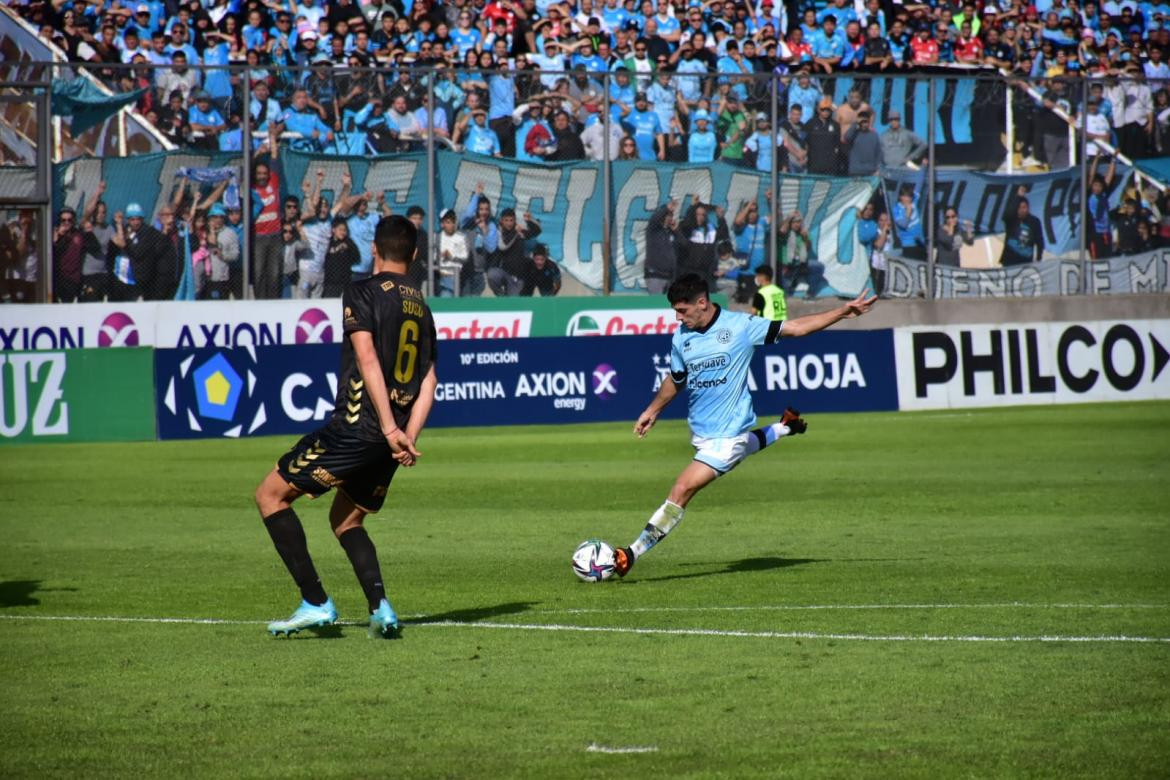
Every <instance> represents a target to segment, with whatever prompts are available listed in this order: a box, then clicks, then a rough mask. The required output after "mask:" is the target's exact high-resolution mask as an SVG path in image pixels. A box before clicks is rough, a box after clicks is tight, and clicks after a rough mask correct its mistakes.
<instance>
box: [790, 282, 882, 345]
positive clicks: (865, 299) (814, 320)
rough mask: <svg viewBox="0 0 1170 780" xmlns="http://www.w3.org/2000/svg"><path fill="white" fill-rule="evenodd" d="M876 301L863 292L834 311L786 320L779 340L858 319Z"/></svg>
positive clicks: (875, 298)
mask: <svg viewBox="0 0 1170 780" xmlns="http://www.w3.org/2000/svg"><path fill="white" fill-rule="evenodd" d="M876 300H877V296H876V295H867V294H866V293H864V292H863V293H861V295H858V296H857V297H856V298H854V299H853V300H851V301H849V303H846V304H844V305H842V306H838V307H837V308H835V309H830V310H829V311H823V312H821V313H820V314H808V315H805V316H804V317H797V318H796V319H794V320H786V321H785V322H784V328H783V329H782V330H781V331H780V338H797V337H799V336H807V335H808V334H810V333H816V332H817V331H818V330H824V329H825V328H828V327H830V326H832V325H835V324H837V323H838V322H840V321H841V320H849V319H853V318H854V317H860V316H861V315H862V314H865V313H866V312H867V311H869V310H870V309H871V308H873V304H874V302H875V301H876Z"/></svg>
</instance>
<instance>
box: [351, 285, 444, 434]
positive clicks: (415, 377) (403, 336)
mask: <svg viewBox="0 0 1170 780" xmlns="http://www.w3.org/2000/svg"><path fill="white" fill-rule="evenodd" d="M341 304H342V309H343V311H342V316H343V328H344V332H345V339H344V340H343V343H342V345H341V374H340V376H339V377H338V384H337V404H336V406H335V407H334V410H333V420H332V422H333V424H334V425H335V426H339V427H341V428H343V429H345V430H347V431H349V432H351V433H353V434H354V435H355V436H357V437H358V438H361V439H368V440H370V441H378V440H381V439H382V438H383V436H382V427H381V424H380V423H379V421H378V412H377V410H375V409H374V405H373V403H372V402H371V401H370V398H369V394H368V393H367V392H366V386H365V381H364V380H363V379H362V374H361V371H360V370H359V369H358V365H357V356H356V355H355V354H354V350H353V344H352V342H351V341H350V338H349V337H350V334H352V333H354V332H355V331H359V330H365V331H369V332H370V333H371V334H372V335H373V339H374V350H375V351H376V352H377V354H378V362H379V363H380V364H381V366H382V375H383V377H384V378H385V380H386V392H387V393H389V395H390V409H391V411H392V412H393V414H394V421H395V423H397V425H398V426H399V427H400V428H404V427H406V421H407V420H408V419H409V418H410V408H411V407H412V406H413V405H414V401H415V399H416V398H418V392H419V388H420V387H421V386H422V380H423V377H425V376H426V375H427V372H428V371H430V368H431V365H432V364H433V363H434V362H435V361H436V359H437V357H438V354H437V343H436V341H437V339H436V336H435V320H434V317H432V316H431V310H430V307H429V306H427V303H426V300H425V299H424V298H423V294H422V292H421V291H420V290H419V289H418V288H417V287H415V286H414V283H413V282H412V281H411V280H410V279H409V278H408V277H407V276H405V275H403V274H396V273H390V272H385V273H380V274H377V275H375V276H371V277H369V278H367V279H362V280H360V281H357V282H354V283H352V284H350V285H349V286H348V287H346V288H345V293H344V294H343V295H342V298H341Z"/></svg>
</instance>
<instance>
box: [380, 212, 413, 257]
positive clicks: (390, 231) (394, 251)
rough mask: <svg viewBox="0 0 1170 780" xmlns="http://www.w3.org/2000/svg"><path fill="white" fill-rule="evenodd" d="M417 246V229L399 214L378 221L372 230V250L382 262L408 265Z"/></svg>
mask: <svg viewBox="0 0 1170 780" xmlns="http://www.w3.org/2000/svg"><path fill="white" fill-rule="evenodd" d="M417 245H418V229H417V228H415V226H414V223H413V222H411V221H410V220H409V219H407V218H406V217H403V216H401V215H399V214H392V215H390V216H388V217H382V218H381V219H379V220H378V226H377V227H376V228H374V248H375V249H377V250H378V256H379V257H381V258H382V259H383V260H390V261H392V262H395V263H410V261H411V260H413V259H414V252H415V247H416V246H417Z"/></svg>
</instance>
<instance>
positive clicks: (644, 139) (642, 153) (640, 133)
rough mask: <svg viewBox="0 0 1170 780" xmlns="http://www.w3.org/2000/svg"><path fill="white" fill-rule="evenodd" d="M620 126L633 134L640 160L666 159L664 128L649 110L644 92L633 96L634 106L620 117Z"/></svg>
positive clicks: (656, 115)
mask: <svg viewBox="0 0 1170 780" xmlns="http://www.w3.org/2000/svg"><path fill="white" fill-rule="evenodd" d="M622 126H623V127H625V128H626V130H628V131H629V133H630V135H632V136H633V138H634V142H635V143H636V144H637V146H638V158H639V159H642V160H665V159H666V135H665V133H666V128H664V127H663V126H662V123H661V122H660V121H659V119H658V114H656V113H655V112H654V111H651V110H650V103H649V101H648V100H647V98H646V93H645V92H639V93H637V94H636V95H635V96H634V107H633V109H632V110H630V111H629V112H628V113H626V115H625V116H624V117H623V118H622Z"/></svg>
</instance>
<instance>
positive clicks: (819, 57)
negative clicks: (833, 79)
mask: <svg viewBox="0 0 1170 780" xmlns="http://www.w3.org/2000/svg"><path fill="white" fill-rule="evenodd" d="M809 45H810V46H812V56H813V67H814V68H817V69H818V70H821V71H824V72H825V73H832V72H833V71H834V70H836V69H837V66H839V65H840V64H841V59H842V58H843V57H844V56H845V46H846V41H845V36H844V35H843V34H841V33H840V32H839V31H838V30H837V19H836V17H834V16H833V15H832V14H830V15H828V16H826V17H825V21H824V23H823V24H822V25H821V29H819V30H817V31H816V32H815V33H814V34H813V36H812V37H811V38H810V39H809Z"/></svg>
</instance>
